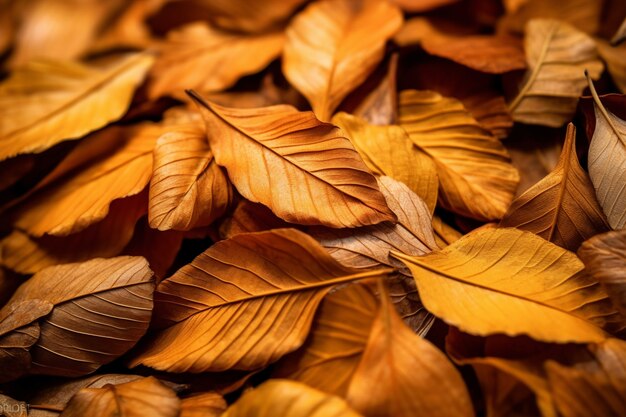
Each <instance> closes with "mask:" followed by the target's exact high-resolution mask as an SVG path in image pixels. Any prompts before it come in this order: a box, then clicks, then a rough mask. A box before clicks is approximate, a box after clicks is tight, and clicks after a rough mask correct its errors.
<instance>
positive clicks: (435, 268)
mask: <svg viewBox="0 0 626 417" xmlns="http://www.w3.org/2000/svg"><path fill="white" fill-rule="evenodd" d="M394 256H397V257H398V258H399V259H401V260H403V261H404V262H405V264H406V265H407V266H408V267H409V268H410V269H411V271H412V272H413V277H414V278H415V280H416V282H417V288H418V290H419V293H420V298H421V299H422V302H423V303H424V306H425V307H426V309H428V311H430V312H431V313H433V314H434V315H436V316H437V317H440V318H441V319H443V320H445V321H446V322H447V323H449V324H451V325H454V326H457V327H459V328H460V329H462V330H463V331H465V332H467V333H470V334H476V335H489V334H496V333H504V334H507V335H510V336H514V335H528V336H530V337H532V338H534V339H536V340H540V341H546V342H558V343H564V342H599V341H602V340H604V339H605V338H606V337H607V334H606V333H605V332H604V331H602V330H601V329H600V327H597V326H603V327H611V326H615V327H617V328H618V329H619V328H620V327H621V325H622V324H621V318H620V317H619V316H617V313H616V312H615V311H614V310H613V307H612V306H611V305H610V301H609V300H608V297H607V296H606V293H605V292H604V289H603V288H602V287H600V285H599V283H597V281H595V280H593V279H592V278H590V277H588V276H587V275H585V274H584V273H583V271H584V266H583V264H582V262H580V260H578V258H577V257H576V256H575V255H574V254H572V253H571V252H568V251H566V250H564V249H562V248H560V247H558V246H556V245H553V244H552V243H550V242H548V241H546V240H544V239H542V238H540V237H538V236H535V235H533V234H532V233H529V232H524V231H521V230H517V229H494V228H487V229H481V230H477V231H474V232H471V233H469V234H467V235H465V236H464V237H462V238H461V239H459V240H458V241H456V242H455V243H452V244H451V245H450V246H448V247H446V248H445V249H442V250H441V251H439V252H432V253H430V254H427V255H424V256H421V257H412V256H407V255H403V254H400V253H394ZM451 299H453V300H455V302H454V303H451V302H450V301H449V300H451ZM591 300H593V302H592V301H591ZM477 301H480V302H477Z"/></svg>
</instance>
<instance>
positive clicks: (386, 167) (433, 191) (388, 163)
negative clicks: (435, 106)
mask: <svg viewBox="0 0 626 417" xmlns="http://www.w3.org/2000/svg"><path fill="white" fill-rule="evenodd" d="M332 122H333V124H334V125H336V126H338V127H339V128H341V130H343V132H344V133H345V134H346V136H347V137H348V138H349V139H350V142H352V145H354V147H355V149H356V150H357V151H358V152H359V154H360V155H361V157H362V158H363V162H365V164H366V165H367V167H368V168H369V169H370V170H371V171H372V172H373V173H374V174H376V175H386V176H389V177H391V178H393V179H395V180H398V181H401V182H403V183H405V184H406V185H407V186H408V187H409V188H410V189H411V190H413V191H414V192H415V193H416V194H417V195H418V196H419V197H420V198H421V199H423V200H424V201H425V202H426V204H427V206H428V208H429V210H430V212H431V213H432V212H433V211H434V210H435V205H436V204H437V187H438V178H437V167H436V166H435V163H434V162H433V160H432V159H431V158H430V157H429V156H428V155H427V154H426V153H424V152H423V151H422V150H421V149H419V148H417V147H415V146H413V142H411V139H410V138H409V136H408V134H407V133H406V132H405V131H404V129H402V128H401V127H399V126H374V125H371V124H368V123H367V122H365V121H364V120H363V119H360V118H358V117H356V116H352V115H349V114H346V113H337V114H336V115H335V116H334V117H333V120H332Z"/></svg>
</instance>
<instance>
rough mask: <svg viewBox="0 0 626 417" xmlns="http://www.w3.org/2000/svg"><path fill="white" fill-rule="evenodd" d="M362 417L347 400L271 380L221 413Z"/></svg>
mask: <svg viewBox="0 0 626 417" xmlns="http://www.w3.org/2000/svg"><path fill="white" fill-rule="evenodd" d="M279 415H280V416H281V417H329V416H332V417H360V416H361V414H359V413H357V412H356V411H353V410H352V409H351V408H350V407H349V406H348V404H346V402H345V401H344V400H342V399H341V398H338V397H334V396H332V395H328V394H324V393H323V392H321V391H318V390H316V389H313V388H309V387H307V386H306V385H304V384H301V383H299V382H293V381H287V380H280V379H279V380H272V381H268V382H266V383H264V384H262V385H261V386H259V387H258V388H255V389H254V390H251V391H248V392H246V393H244V394H243V395H242V396H241V398H240V399H239V400H238V401H237V402H236V403H235V404H233V405H232V406H231V407H230V408H228V410H226V412H225V413H224V414H222V417H274V416H279Z"/></svg>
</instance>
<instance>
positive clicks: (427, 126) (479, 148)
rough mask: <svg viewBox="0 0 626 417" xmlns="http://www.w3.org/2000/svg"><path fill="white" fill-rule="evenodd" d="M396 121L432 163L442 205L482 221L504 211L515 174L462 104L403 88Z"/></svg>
mask: <svg viewBox="0 0 626 417" xmlns="http://www.w3.org/2000/svg"><path fill="white" fill-rule="evenodd" d="M399 123H400V125H401V126H402V127H403V128H404V129H405V130H406V131H407V133H408V134H409V137H410V138H411V140H412V141H413V143H414V144H415V145H416V146H417V147H418V148H420V149H421V150H423V151H424V152H425V153H426V154H427V155H429V156H430V157H431V158H432V159H433V160H434V161H435V165H436V167H437V173H438V174H439V185H440V188H439V202H440V203H441V205H442V206H443V207H444V208H446V209H448V210H452V211H454V212H456V213H459V214H462V215H464V216H467V217H472V218H475V219H479V220H486V221H488V220H494V219H499V218H501V217H502V216H503V215H504V213H505V212H506V210H507V208H508V207H509V204H510V203H511V201H512V200H513V195H514V193H515V188H516V187H517V184H518V181H519V175H518V173H517V170H516V169H515V168H514V167H513V166H512V165H511V164H510V159H509V155H508V153H507V151H506V149H505V148H504V146H503V145H502V143H500V141H499V140H498V139H496V138H495V137H493V136H491V134H490V133H489V132H488V131H487V130H485V129H483V128H482V127H481V126H480V125H479V124H478V122H477V121H476V120H475V119H474V118H473V117H472V116H471V115H470V114H469V112H468V111H467V110H466V109H465V108H464V107H463V105H462V104H461V102H459V101H457V100H455V99H452V98H447V97H442V96H441V95H440V94H438V93H435V92H432V91H415V90H407V91H403V92H402V93H401V94H400V117H399Z"/></svg>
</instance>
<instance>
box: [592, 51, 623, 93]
mask: <svg viewBox="0 0 626 417" xmlns="http://www.w3.org/2000/svg"><path fill="white" fill-rule="evenodd" d="M596 46H597V47H598V53H599V54H600V57H601V58H602V60H603V61H604V63H605V64H606V69H607V71H608V72H609V74H611V78H612V79H613V82H615V85H616V86H617V88H619V90H620V91H621V92H622V94H626V44H622V45H618V46H611V45H610V44H609V43H608V42H606V41H605V40H603V39H596Z"/></svg>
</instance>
